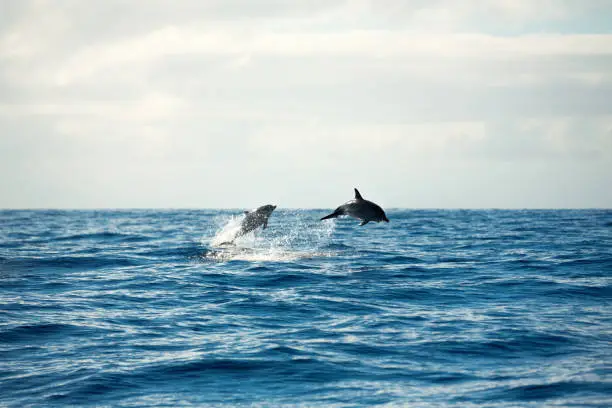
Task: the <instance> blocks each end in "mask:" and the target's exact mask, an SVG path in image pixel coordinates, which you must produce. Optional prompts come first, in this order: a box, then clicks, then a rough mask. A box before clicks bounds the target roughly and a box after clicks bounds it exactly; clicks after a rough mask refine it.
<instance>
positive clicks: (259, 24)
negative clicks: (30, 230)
mask: <svg viewBox="0 0 612 408" xmlns="http://www.w3.org/2000/svg"><path fill="white" fill-rule="evenodd" d="M7 4H10V7H9V9H10V10H9V13H7V14H5V15H4V16H0V21H3V22H4V23H3V24H2V25H1V26H0V62H1V64H0V159H3V160H0V171H2V172H3V174H15V175H16V176H15V177H14V178H9V177H7V178H4V180H3V181H1V182H0V192H2V194H0V196H1V197H2V199H0V206H94V207H95V206H132V207H133V206H144V207H149V206H153V207H155V206H188V205H191V206H212V207H214V206H230V207H235V206H242V205H244V206H251V205H257V203H258V202H259V201H260V200H261V201H266V202H267V201H269V200H272V199H275V200H278V201H279V204H280V205H282V206H325V205H326V202H327V200H328V199H331V198H335V197H336V193H337V191H338V189H339V188H340V187H342V188H345V187H344V186H348V187H346V188H347V189H348V193H350V188H351V187H352V186H353V185H354V184H358V185H360V186H363V188H364V189H365V190H366V191H368V192H369V194H368V195H370V196H375V197H380V199H378V201H381V202H385V203H386V204H389V205H396V206H416V207H418V206H434V207H453V206H501V207H504V206H530V205H533V206H566V205H567V200H564V194H569V195H572V197H573V201H572V200H569V201H571V203H572V204H571V205H572V206H588V205H601V203H608V204H606V205H612V197H611V196H610V195H609V194H608V195H605V194H602V193H601V191H600V190H601V189H600V188H598V187H599V186H601V185H604V184H609V183H610V182H612V180H611V179H610V178H611V177H612V168H611V167H612V163H611V161H612V158H611V155H612V154H611V143H612V142H611V140H612V133H611V129H612V120H611V118H612V105H610V104H609V100H610V95H612V76H611V75H612V74H611V73H612V35H610V34H608V33H605V32H604V33H601V32H599V31H597V30H592V31H589V30H588V29H585V21H586V22H588V21H595V19H596V18H597V15H599V14H601V13H602V12H603V11H604V10H605V9H606V7H608V8H609V4H606V2H599V1H593V2H588V3H585V2H576V1H572V0H566V1H554V2H553V1H548V0H540V1H522V0H521V1H512V2H510V1H507V0H496V1H450V0H449V1H442V0H440V1H415V2H409V3H408V2H403V1H391V0H389V1H380V2H379V1H366V0H362V1H339V2H327V1H315V2H312V1H297V2H284V3H283V2H281V3H279V2H276V1H263V2H255V3H254V2H250V1H246V0H232V1H206V2H200V1H183V2H180V3H174V2H169V1H162V0H157V1H150V2H147V5H146V7H143V5H142V3H140V2H137V1H134V2H128V3H126V2H122V1H109V2H104V3H100V4H95V5H92V4H90V3H85V2H81V1H72V0H63V1H60V2H59V3H58V2H46V1H35V2H24V3H21V2H11V1H9V3H7ZM58 4H60V5H59V6H58ZM7 15H8V16H9V17H6V16H7ZM2 19H4V20H2ZM572 24H574V25H576V26H580V29H578V28H577V29H575V30H570V28H571V26H572ZM534 27H535V28H534ZM538 27H546V28H545V29H538ZM555 27H558V28H559V30H555ZM560 174H562V175H564V177H565V178H566V180H567V183H569V184H568V186H567V189H566V190H564V189H563V188H561V187H560V186H557V187H554V188H553V187H550V186H556V184H555V183H557V176H558V175H560ZM16 180H17V181H16ZM530 180H533V186H529V185H527V186H526V184H529V183H530ZM24 185H28V188H27V191H26V190H23V189H22V188H21V186H24ZM398 186H399V187H398ZM483 186H486V188H485V187H483ZM548 187H550V188H548ZM564 191H565V192H564ZM349 195H350V194H349ZM7 197H8V198H7ZM246 197H248V199H249V200H248V202H245V201H246V200H245V198H246ZM242 203H244V204H242Z"/></svg>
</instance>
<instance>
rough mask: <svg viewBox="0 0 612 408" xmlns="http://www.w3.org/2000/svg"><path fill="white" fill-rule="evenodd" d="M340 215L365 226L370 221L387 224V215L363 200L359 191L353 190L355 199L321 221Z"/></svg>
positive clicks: (377, 206)
mask: <svg viewBox="0 0 612 408" xmlns="http://www.w3.org/2000/svg"><path fill="white" fill-rule="evenodd" d="M341 215H348V216H351V217H353V218H357V219H359V220H361V224H359V225H366V224H367V223H368V222H370V221H375V222H380V221H384V222H389V220H388V219H387V215H386V214H385V212H384V211H383V209H382V208H380V206H379V205H378V204H375V203H373V202H371V201H368V200H364V199H363V197H362V196H361V194H359V190H357V189H355V199H354V200H351V201H348V202H346V203H344V204H342V205H341V206H340V207H338V208H336V210H335V211H334V212H333V213H331V214H329V215H326V216H325V217H323V218H321V220H327V219H329V218H336V217H339V216H341Z"/></svg>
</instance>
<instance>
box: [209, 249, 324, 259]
mask: <svg viewBox="0 0 612 408" xmlns="http://www.w3.org/2000/svg"><path fill="white" fill-rule="evenodd" d="M333 255H334V254H333V253H330V252H322V251H291V250H285V249H279V248H270V249H267V250H266V249H249V248H240V247H234V248H232V247H229V248H225V249H217V250H210V251H207V252H205V253H204V254H203V256H202V258H204V259H207V260H211V261H219V262H227V261H248V262H292V261H297V260H300V259H309V258H321V257H331V256H333Z"/></svg>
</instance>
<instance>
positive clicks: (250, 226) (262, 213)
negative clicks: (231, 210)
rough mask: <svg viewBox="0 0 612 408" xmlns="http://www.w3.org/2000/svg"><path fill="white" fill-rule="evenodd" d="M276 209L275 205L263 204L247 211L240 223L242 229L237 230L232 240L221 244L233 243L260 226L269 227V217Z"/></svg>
mask: <svg viewBox="0 0 612 408" xmlns="http://www.w3.org/2000/svg"><path fill="white" fill-rule="evenodd" d="M275 209H276V206H275V205H272V204H267V205H262V206H261V207H258V208H257V209H255V210H251V211H245V212H244V218H243V219H242V222H241V223H240V229H239V230H238V232H236V234H235V235H234V237H233V238H232V239H231V240H230V241H226V242H222V243H220V244H219V245H228V244H233V243H234V241H235V240H236V239H238V238H240V237H241V236H243V235H245V234H248V233H249V232H251V231H253V230H255V229H257V228H259V227H262V228H263V229H266V228H267V227H268V218H270V215H272V211H274V210H275Z"/></svg>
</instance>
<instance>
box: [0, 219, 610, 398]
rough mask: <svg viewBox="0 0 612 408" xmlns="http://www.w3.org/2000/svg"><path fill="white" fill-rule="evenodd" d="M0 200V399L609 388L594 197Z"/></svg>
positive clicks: (592, 391) (606, 271)
mask: <svg viewBox="0 0 612 408" xmlns="http://www.w3.org/2000/svg"><path fill="white" fill-rule="evenodd" d="M328 212H329V209H328V210H282V209H278V210H276V211H275V212H274V213H273V214H272V217H271V218H270V223H269V227H268V229H266V230H264V231H258V233H257V234H256V235H250V236H245V237H243V238H241V239H239V240H238V241H237V242H236V245H235V246H230V245H217V244H218V243H219V242H221V241H223V240H224V238H225V237H226V236H227V235H228V234H231V233H232V231H233V230H235V228H236V226H237V225H238V222H239V220H240V213H241V211H238V210H236V211H230V210H219V211H217V210H177V211H173V210H166V211H158V210H139V211H108V210H102V211H50V210H49V211H42V210H41V211H12V210H10V211H9V210H5V211H0V284H1V286H0V405H2V406H14V407H22V406H66V405H73V406H88V405H89V406H123V407H132V406H190V405H193V406H326V407H327V406H337V407H344V406H351V407H352V406H375V405H380V406H415V407H428V406H432V407H440V406H458V407H470V406H488V407H522V406H538V407H539V406H580V407H609V406H612V308H611V305H612V278H611V277H612V211H609V210H576V211H574V210H560V211H557V210H554V211H552V210H551V211H548V210H538V211H527V210H523V211H505V210H491V211H467V210H456V211H436V210H390V211H388V212H387V214H388V216H389V218H390V219H391V222H390V223H389V224H384V225H382V224H368V225H366V226H364V227H359V226H358V221H356V220H354V219H339V220H331V221H325V222H320V221H318V218H319V217H321V216H323V215H325V214H327V213H328Z"/></svg>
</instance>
